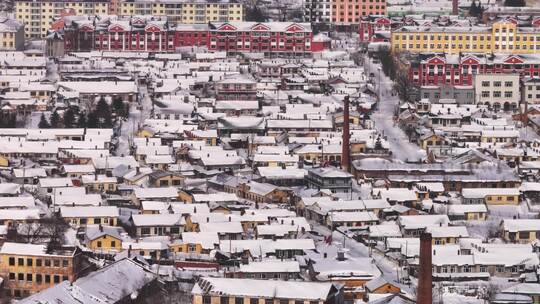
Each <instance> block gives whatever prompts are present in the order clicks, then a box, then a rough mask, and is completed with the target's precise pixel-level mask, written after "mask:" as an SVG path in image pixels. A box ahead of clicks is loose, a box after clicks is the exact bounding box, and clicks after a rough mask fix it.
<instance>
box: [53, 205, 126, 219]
mask: <svg viewBox="0 0 540 304" xmlns="http://www.w3.org/2000/svg"><path fill="white" fill-rule="evenodd" d="M60 214H61V215H62V217H65V218H72V217H74V218H77V217H82V218H85V217H118V215H119V210H118V207H116V206H77V207H66V206H62V207H60Z"/></svg>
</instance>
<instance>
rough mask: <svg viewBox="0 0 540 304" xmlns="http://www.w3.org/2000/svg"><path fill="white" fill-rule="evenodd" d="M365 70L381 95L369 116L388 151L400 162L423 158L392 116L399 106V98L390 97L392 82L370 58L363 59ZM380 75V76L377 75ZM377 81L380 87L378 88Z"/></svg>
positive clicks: (419, 150)
mask: <svg viewBox="0 0 540 304" xmlns="http://www.w3.org/2000/svg"><path fill="white" fill-rule="evenodd" d="M364 62H365V64H364V65H365V66H364V67H365V70H366V73H367V74H368V75H369V74H371V73H373V75H374V77H373V78H374V81H375V84H376V86H375V88H376V89H377V92H378V93H379V94H381V96H379V100H380V102H379V104H378V107H377V110H376V111H375V112H374V113H373V115H371V118H372V119H373V121H374V125H375V129H377V131H379V132H380V133H381V134H383V135H384V136H386V138H387V140H388V142H389V143H390V150H391V151H392V154H393V156H394V157H395V158H397V159H399V160H402V161H417V160H419V159H422V158H423V157H424V156H425V152H424V151H423V150H422V149H420V147H419V146H417V145H416V144H413V143H411V142H409V140H408V138H407V135H406V134H405V132H403V130H401V129H400V128H399V127H398V126H397V124H396V122H395V120H394V116H395V113H396V110H397V107H398V106H399V98H398V97H397V95H396V96H392V94H391V91H392V84H393V82H392V80H390V78H388V77H387V76H386V75H384V73H383V72H382V70H380V69H381V65H380V64H374V63H373V61H372V60H371V59H370V58H367V57H366V58H365V61H364ZM379 73H380V75H379ZM379 81H380V85H381V87H380V88H379V87H378V86H379Z"/></svg>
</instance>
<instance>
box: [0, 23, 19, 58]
mask: <svg viewBox="0 0 540 304" xmlns="http://www.w3.org/2000/svg"><path fill="white" fill-rule="evenodd" d="M23 48H24V24H23V23H22V22H19V21H17V20H15V19H10V18H2V17H0V51H21V50H22V49H23Z"/></svg>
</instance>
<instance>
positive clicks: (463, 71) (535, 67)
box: [409, 53, 540, 86]
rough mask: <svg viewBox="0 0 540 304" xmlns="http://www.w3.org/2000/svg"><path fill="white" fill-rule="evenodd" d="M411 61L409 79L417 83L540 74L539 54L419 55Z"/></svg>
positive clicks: (463, 82) (456, 82) (471, 81)
mask: <svg viewBox="0 0 540 304" xmlns="http://www.w3.org/2000/svg"><path fill="white" fill-rule="evenodd" d="M409 62H410V65H409V80H410V81H411V83H412V84H414V85H417V86H432V85H453V86H469V85H473V84H474V75H476V74H517V75H520V77H522V78H523V77H529V78H530V77H539V76H540V54H538V55H509V54H489V55H482V54H467V53H463V54H461V55H458V54H420V55H418V56H416V57H415V58H413V59H412V60H409Z"/></svg>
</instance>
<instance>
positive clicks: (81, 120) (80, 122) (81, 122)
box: [77, 113, 86, 128]
mask: <svg viewBox="0 0 540 304" xmlns="http://www.w3.org/2000/svg"><path fill="white" fill-rule="evenodd" d="M77 127H79V128H86V114H85V113H80V114H79V120H78V121H77Z"/></svg>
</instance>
